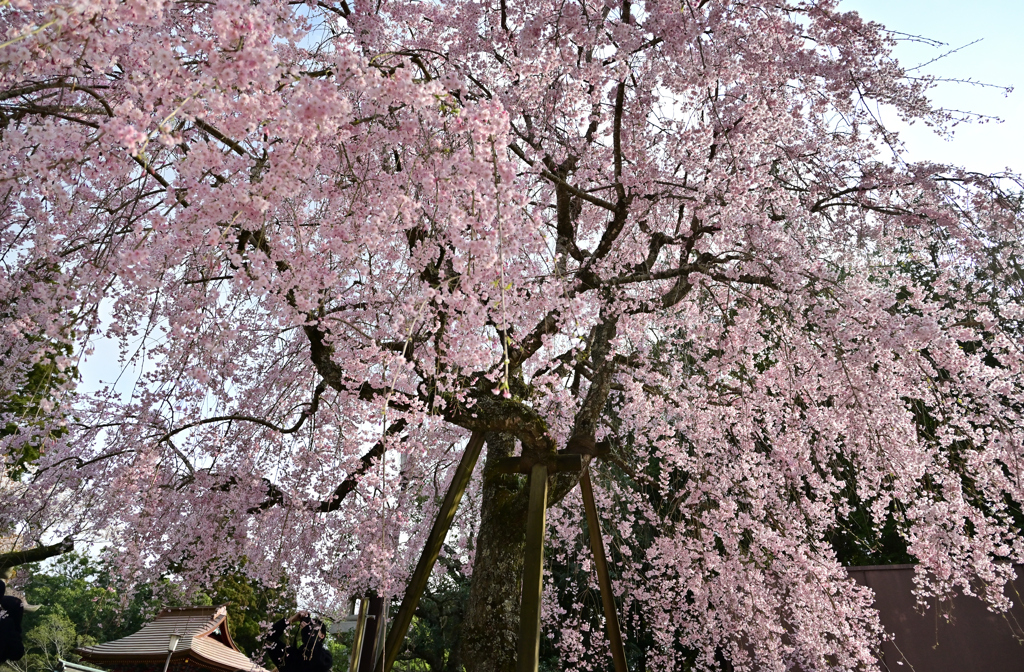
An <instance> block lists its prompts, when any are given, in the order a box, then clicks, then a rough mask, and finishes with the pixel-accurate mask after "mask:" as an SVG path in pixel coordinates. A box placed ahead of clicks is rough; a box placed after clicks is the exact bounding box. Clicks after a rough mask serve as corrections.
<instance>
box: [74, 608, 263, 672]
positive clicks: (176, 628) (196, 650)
mask: <svg viewBox="0 0 1024 672" xmlns="http://www.w3.org/2000/svg"><path fill="white" fill-rule="evenodd" d="M227 615H228V610H227V608H226V607H224V606H220V607H181V608H177V609H164V610H163V611H161V612H160V613H159V614H157V617H156V618H155V619H154V620H153V621H152V622H151V623H147V624H146V625H144V626H143V627H142V630H139V631H138V632H136V633H135V634H133V635H128V636H127V637H122V638H121V639H117V640H114V641H113V642H106V643H104V644H97V645H95V646H87V647H84V648H81V649H78V654H79V655H80V656H82V660H84V661H87V662H90V663H98V664H101V665H102V664H106V665H112V664H115V663H149V662H152V663H161V664H162V663H163V662H164V661H166V660H167V654H168V645H169V643H170V636H171V635H172V634H178V635H181V640H180V641H179V642H178V645H177V646H176V647H175V649H174V653H173V654H171V660H172V661H174V662H177V661H185V660H187V661H189V662H194V663H195V664H196V665H199V666H201V667H205V668H208V669H211V670H215V671H216V672H267V671H266V670H265V669H263V668H262V667H260V666H259V665H257V664H255V663H254V662H252V661H251V660H249V657H248V656H246V655H245V654H244V653H242V652H241V651H239V650H238V648H237V647H235V644H234V642H232V641H231V635H230V633H229V632H228V624H227Z"/></svg>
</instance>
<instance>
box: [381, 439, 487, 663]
mask: <svg viewBox="0 0 1024 672" xmlns="http://www.w3.org/2000/svg"><path fill="white" fill-rule="evenodd" d="M483 445H484V433H483V432H473V434H472V436H470V437H469V444H468V445H467V446H466V450H465V452H463V453H462V459H461V460H460V461H459V466H458V468H457V469H456V470H455V476H454V477H453V478H452V482H451V485H449V486H448V492H447V493H445V496H444V502H442V503H441V509H440V510H439V511H438V512H437V518H435V519H434V526H433V527H432V528H430V535H429V536H428V537H427V543H426V544H425V545H424V546H423V554H422V555H421V556H420V560H419V562H418V563H417V564H416V571H414V572H413V574H412V579H410V581H409V587H408V588H406V590H405V597H404V598H403V599H402V606H401V607H399V608H398V613H396V614H395V620H394V622H393V623H392V624H391V632H389V633H388V638H387V641H386V642H385V644H384V672H391V667H392V666H393V665H394V664H395V661H396V660H398V652H399V651H401V650H402V643H403V642H404V641H405V635H406V634H407V633H408V632H409V625H410V624H411V623H412V617H413V614H414V613H416V606H417V605H418V604H419V603H420V597H422V596H423V591H424V590H426V587H427V580H428V579H430V573H431V572H432V571H433V570H434V564H435V563H436V562H437V556H438V554H440V553H441V546H442V545H443V544H444V538H445V537H446V536H448V530H449V528H451V526H452V520H454V519H455V512H456V511H457V510H458V508H459V503H460V502H461V501H462V495H463V494H464V493H465V492H466V486H467V485H469V479H470V477H471V476H472V475H473V469H474V468H475V467H476V461H477V458H479V457H480V448H481V447H482V446H483Z"/></svg>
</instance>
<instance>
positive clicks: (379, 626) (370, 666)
mask: <svg viewBox="0 0 1024 672" xmlns="http://www.w3.org/2000/svg"><path fill="white" fill-rule="evenodd" d="M367 602H368V603H369V606H368V607H367V608H366V621H365V623H366V625H365V626H364V627H363V641H362V647H361V648H362V651H361V652H360V654H359V667H358V669H357V672H374V670H376V669H377V661H378V660H380V658H379V657H378V654H379V653H380V641H381V635H383V634H384V619H385V616H386V614H387V609H386V608H385V605H384V598H383V597H381V596H379V595H372V596H371V597H370V599H369V600H367Z"/></svg>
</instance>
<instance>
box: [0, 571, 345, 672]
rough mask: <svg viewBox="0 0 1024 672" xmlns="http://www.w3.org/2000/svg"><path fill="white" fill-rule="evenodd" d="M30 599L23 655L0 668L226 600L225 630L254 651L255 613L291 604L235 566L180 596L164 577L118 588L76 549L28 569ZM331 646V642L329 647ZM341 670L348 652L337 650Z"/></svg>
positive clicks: (264, 615) (32, 664)
mask: <svg viewBox="0 0 1024 672" xmlns="http://www.w3.org/2000/svg"><path fill="white" fill-rule="evenodd" d="M25 593H26V598H27V599H28V601H29V602H30V603H31V604H39V605H42V608H41V609H40V610H39V611H36V612H27V613H26V614H25V618H24V621H23V624H22V629H23V632H25V640H24V641H25V648H26V650H27V653H26V655H25V657H24V658H23V659H22V660H21V661H18V662H17V663H14V664H12V665H11V667H10V668H9V669H7V668H3V667H0V671H2V672H11V671H12V670H13V672H50V671H51V670H53V669H55V665H56V662H57V659H58V658H63V659H65V660H70V661H77V660H78V657H77V656H76V655H75V654H74V649H75V648H76V647H80V646H88V645H90V644H94V643H98V642H108V641H111V640H115V639H120V638H121V637H126V636H128V635H130V634H132V633H134V632H137V631H138V630H139V629H141V628H142V626H143V625H144V624H145V623H147V622H148V621H149V620H151V619H152V618H153V616H154V615H155V614H156V613H157V612H159V611H160V610H161V609H163V608H165V607H177V606H186V605H198V604H227V605H228V627H229V629H230V632H231V637H232V639H233V640H234V642H235V644H237V645H238V647H239V648H240V649H242V650H243V651H244V652H245V653H247V654H257V655H258V654H259V650H260V648H261V643H260V627H259V623H260V621H271V620H274V619H276V618H277V617H278V616H277V615H275V614H276V611H277V610H283V611H294V609H295V601H294V598H293V597H290V596H289V595H287V594H285V593H284V591H281V590H278V589H267V588H264V587H263V586H262V585H261V584H259V583H258V582H256V581H253V580H251V579H249V578H247V577H245V576H244V574H242V573H241V572H234V573H229V574H224V575H222V576H221V577H220V578H219V579H218V580H217V581H216V582H215V583H214V584H213V587H212V589H211V590H209V591H207V592H205V593H198V594H195V595H192V596H187V595H186V594H185V593H184V592H183V591H182V590H180V589H179V588H177V587H176V586H175V585H174V584H173V583H171V582H170V581H164V582H162V583H160V584H158V585H155V586H154V585H149V586H143V587H142V588H140V589H139V590H138V591H136V592H135V593H133V594H131V595H125V594H123V593H122V592H121V591H119V590H118V588H117V584H116V582H115V581H114V577H113V576H112V575H111V574H110V572H108V571H107V570H106V568H105V567H104V566H103V565H102V564H101V563H99V562H97V561H95V560H92V559H90V558H87V557H85V556H81V555H78V554H75V553H69V554H67V555H65V556H62V557H60V558H58V559H57V560H56V561H55V562H54V563H53V564H52V565H51V566H50V567H48V568H47V569H45V570H39V569H38V568H36V571H34V572H33V574H32V576H31V579H30V581H29V583H28V585H27V587H26V590H25ZM332 653H333V650H332ZM342 657H343V658H344V661H345V667H344V668H338V670H339V672H347V669H348V668H347V661H348V658H347V655H345V654H343V656H342Z"/></svg>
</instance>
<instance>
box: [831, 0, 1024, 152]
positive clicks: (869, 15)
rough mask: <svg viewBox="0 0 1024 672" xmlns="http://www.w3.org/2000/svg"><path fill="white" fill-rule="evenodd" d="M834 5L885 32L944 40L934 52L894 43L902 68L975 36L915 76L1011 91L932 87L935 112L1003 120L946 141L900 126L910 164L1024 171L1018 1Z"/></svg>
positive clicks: (846, 0) (1023, 68)
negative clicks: (951, 110) (928, 161)
mask: <svg viewBox="0 0 1024 672" xmlns="http://www.w3.org/2000/svg"><path fill="white" fill-rule="evenodd" d="M840 7H841V8H845V9H846V10H850V11H856V12H858V13H860V15H861V16H863V17H864V18H866V19H870V20H872V21H878V22H879V23H882V24H884V25H885V26H886V27H887V28H889V29H891V30H895V31H899V32H901V33H911V34H914V35H921V36H923V37H928V38H931V39H933V40H938V41H940V42H944V43H946V45H947V46H946V47H938V48H937V47H929V46H925V45H921V44H914V43H911V42H901V43H900V45H899V47H898V48H897V50H896V54H897V58H899V60H900V62H901V63H903V64H904V66H914V65H918V64H921V63H924V62H926V61H929V60H931V59H932V58H935V57H936V56H938V55H940V54H942V53H943V52H945V51H948V50H949V49H952V48H955V47H961V46H963V45H966V44H969V43H970V42H973V41H975V40H979V39H980V40H981V42H979V43H977V44H974V45H972V46H970V47H967V48H965V49H963V50H961V51H959V52H957V53H955V54H952V55H950V56H948V57H946V58H943V59H942V60H940V61H938V62H936V63H934V64H932V65H930V66H927V67H926V68H925V69H924V70H923V71H924V72H926V73H928V74H932V75H936V76H940V77H950V78H958V79H973V80H978V81H982V82H985V83H990V84H998V85H1000V86H1011V87H1014V88H1015V91H1014V92H1013V93H1011V94H1010V95H1009V96H1005V95H1004V94H1003V92H1002V91H998V90H995V89H986V88H983V87H978V86H971V85H967V84H953V83H944V84H940V85H939V86H938V88H937V89H935V90H933V92H932V98H933V99H934V100H935V101H937V102H938V103H939V104H941V105H942V106H943V107H948V108H957V109H962V110H968V111H970V112H977V113H980V114H987V115H993V116H997V117H1000V118H1002V119H1003V123H1001V124H995V123H989V124H980V125H979V124H971V125H967V126H964V125H961V126H959V127H958V128H957V130H956V133H955V137H954V139H953V140H952V141H951V142H947V141H945V140H943V139H942V138H939V137H936V136H935V135H934V134H932V133H931V132H930V131H928V129H926V128H924V127H923V126H921V125H920V124H919V125H916V126H914V127H911V128H904V129H903V130H902V131H901V137H902V138H903V139H904V141H905V142H906V144H907V148H908V149H909V151H910V153H911V154H910V158H911V159H912V160H914V159H917V160H923V159H932V160H937V161H946V162H951V163H958V164H961V165H964V166H966V167H968V168H971V169H973V170H980V171H986V172H996V171H1000V170H1003V169H1004V168H1006V167H1010V168H1012V169H1014V170H1015V171H1017V172H1024V0H970V1H967V2H965V1H964V0H957V1H954V0H843V2H842V4H841V5H840Z"/></svg>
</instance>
